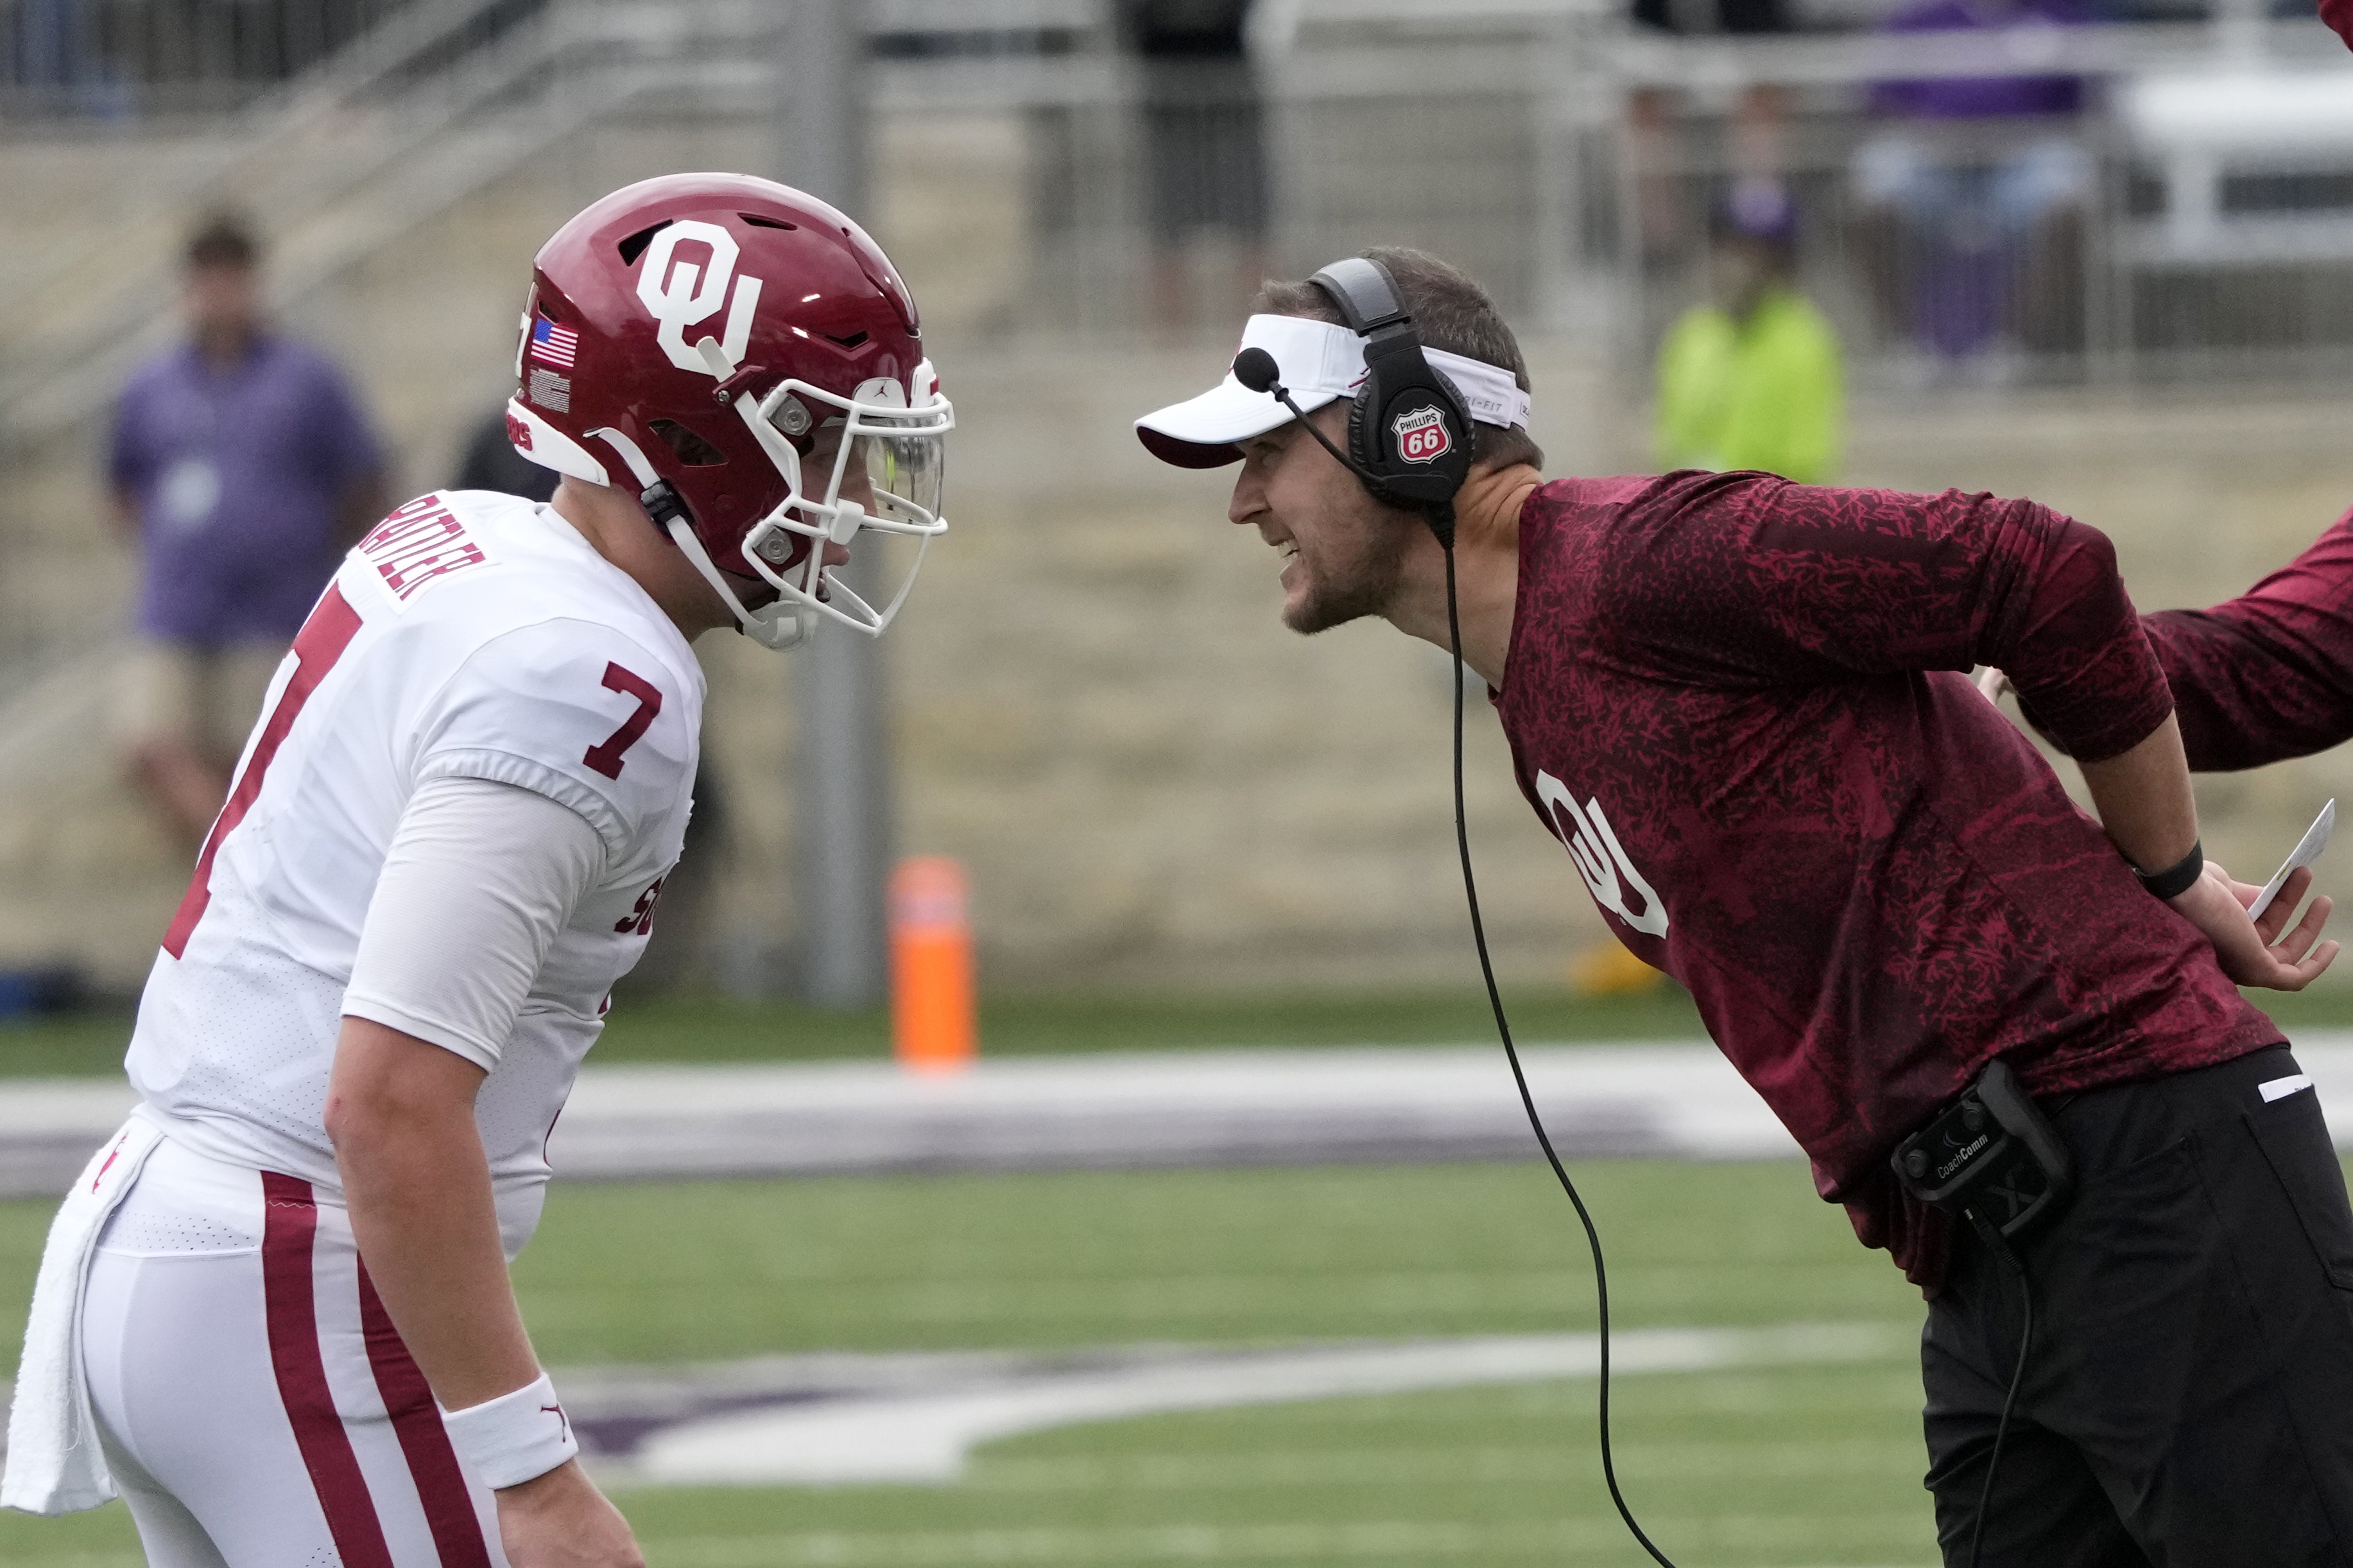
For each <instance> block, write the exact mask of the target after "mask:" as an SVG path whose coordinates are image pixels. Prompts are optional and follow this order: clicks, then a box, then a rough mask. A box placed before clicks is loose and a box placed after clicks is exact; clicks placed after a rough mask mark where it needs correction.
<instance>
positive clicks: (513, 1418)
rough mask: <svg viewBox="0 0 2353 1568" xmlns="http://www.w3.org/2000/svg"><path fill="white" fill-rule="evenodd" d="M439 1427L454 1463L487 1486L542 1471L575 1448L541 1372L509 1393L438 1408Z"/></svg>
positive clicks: (569, 1421) (517, 1480)
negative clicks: (452, 1407)
mask: <svg viewBox="0 0 2353 1568" xmlns="http://www.w3.org/2000/svg"><path fill="white" fill-rule="evenodd" d="M441 1426H442V1429H443V1430H445V1431H447V1432H448V1434H449V1446H450V1447H453V1448H455V1449H457V1450H458V1459H459V1463H460V1464H463V1465H464V1466H465V1467H466V1468H468V1469H470V1470H471V1471H472V1472H473V1473H474V1474H475V1475H477V1476H479V1477H480V1478H481V1482H482V1484H483V1485H484V1486H486V1487H488V1488H490V1489H491V1490H492V1491H496V1490H498V1489H500V1488H501V1487H513V1486H521V1485H522V1483H523V1482H525V1481H528V1480H531V1479H535V1478H537V1477H540V1476H543V1475H545V1474H547V1472H548V1471H550V1470H552V1469H554V1468H555V1467H556V1466H558V1465H560V1464H562V1463H564V1461H565V1460H566V1459H569V1458H572V1456H573V1455H575V1454H576V1453H578V1452H579V1451H580V1444H579V1441H578V1440H577V1439H576V1438H575V1437H574V1436H572V1418H571V1417H570V1416H568V1415H565V1414H564V1406H563V1405H561V1404H559V1403H558V1402H557V1400H556V1397H555V1384H553V1383H551V1382H549V1381H548V1378H547V1374H546V1373H540V1377H539V1381H538V1382H537V1383H534V1384H527V1385H526V1386H524V1387H522V1388H518V1389H516V1390H515V1391H514V1392H513V1393H512V1394H501V1395H499V1396H498V1397H497V1398H496V1399H491V1400H485V1401H484V1402H483V1403H481V1404H480V1405H468V1406H466V1408H465V1409H463V1410H444V1411H442V1412H441Z"/></svg>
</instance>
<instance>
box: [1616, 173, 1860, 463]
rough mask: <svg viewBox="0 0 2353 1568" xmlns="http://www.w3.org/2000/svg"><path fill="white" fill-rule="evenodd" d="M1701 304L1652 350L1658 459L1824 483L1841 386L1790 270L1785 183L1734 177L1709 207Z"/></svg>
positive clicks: (1793, 230)
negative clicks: (1713, 210)
mask: <svg viewBox="0 0 2353 1568" xmlns="http://www.w3.org/2000/svg"><path fill="white" fill-rule="evenodd" d="M1796 261H1797V223H1796V214H1795V209H1794V206H1793V204H1792V203H1791V202H1790V200H1789V195H1788V191H1787V190H1785V189H1784V188H1783V187H1781V186H1780V185H1778V184H1773V183H1771V182H1769V181H1761V180H1749V181H1743V182H1741V183H1740V184H1736V185H1735V186H1734V187H1733V191H1732V195H1731V196H1730V198H1729V199H1728V200H1727V201H1726V202H1725V205H1724V206H1723V209H1722V210H1721V211H1720V212H1719V213H1718V214H1717V216H1716V221H1715V246H1714V248H1713V250H1712V252H1711V254H1710V256H1709V268H1708V283H1709V289H1708V292H1709V295H1710V298H1709V300H1708V301H1707V302H1706V303H1705V304H1701V305H1694V306H1693V307H1692V308H1691V309H1690V310H1686V311H1685V312H1683V318H1682V319H1681V320H1680V321H1676V323H1675V325H1674V328H1673V330H1672V331H1670V332H1669V333H1668V334H1667V340H1666V342H1665V343H1664V344H1663V345H1662V347H1661V349H1660V351H1659V393H1658V399H1659V401H1658V427H1657V432H1656V447H1657V455H1658V462H1659V467H1660V468H1662V469H1673V468H1717V469H1724V468H1763V469H1765V470H1766V471H1767V472H1769V473H1776V474H1779V475H1781V476H1783V477H1784V478H1786V479H1796V480H1798V481H1799V483H1801V484H1809V485H1819V484H1827V483H1829V482H1830V481H1831V479H1832V478H1833V477H1834V475H1835V471H1836V469H1837V467H1838V458H1839V447H1840V444H1841V439H1842V437H1843V435H1844V430H1845V425H1846V392H1845V385H1844V376H1843V374H1841V368H1840V361H1839V343H1838V335H1837V333H1836V332H1834V331H1832V330H1831V324H1830V322H1829V321H1825V320H1823V318H1822V313H1821V312H1820V310H1816V309H1815V308H1814V306H1813V302H1812V301H1811V300H1808V299H1807V298H1806V297H1805V295H1804V294H1802V293H1800V292H1799V290H1798V288H1797V285H1796V283H1795V282H1794V281H1793V274H1794V272H1795V270H1796Z"/></svg>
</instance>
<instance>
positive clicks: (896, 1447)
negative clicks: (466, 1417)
mask: <svg viewBox="0 0 2353 1568" xmlns="http://www.w3.org/2000/svg"><path fill="white" fill-rule="evenodd" d="M1916 1341H1917V1334H1916V1332H1915V1331H1913V1330H1910V1329H1906V1328H1903V1327H1900V1326H1895V1325H1879V1324H1793V1325H1789V1326H1786V1327H1779V1328H1769V1329H1641V1330H1634V1331H1629V1332H1625V1333H1620V1334H1619V1335H1617V1336H1616V1337H1615V1338H1614V1339H1613V1341H1612V1342H1611V1367H1612V1370H1613V1372H1615V1373H1621V1374H1627V1375H1635V1374H1641V1373H1665V1372H1707V1371H1715V1370H1718V1369H1721V1368H1725V1367H1747V1366H1770V1365H1787V1364H1796V1363H1805V1364H1820V1363H1838V1362H1854V1361H1873V1360H1882V1359H1888V1358H1892V1357H1896V1356H1900V1355H1904V1354H1907V1353H1909V1352H1910V1351H1911V1349H1912V1347H1913V1346H1914V1345H1915V1343H1916ZM1597 1365H1598V1358H1597V1345H1596V1341H1595V1338H1594V1336H1592V1335H1590V1334H1544V1335H1515V1336H1498V1337H1486V1338H1477V1339H1463V1340H1454V1341H1439V1342H1420V1343H1407V1344H1393V1345H1340V1346H1327V1347H1315V1348H1310V1349H1305V1350H1297V1351H1266V1352H1202V1353H1200V1354H1198V1355H1193V1356H1184V1357H1167V1356H1155V1357H1154V1358H1152V1359H1149V1360H1146V1361H1143V1362H1140V1363H1135V1364H1132V1365H1125V1366H1110V1367H1092V1368H1082V1369H1054V1368H1049V1369H1045V1370H1041V1371H1039V1372H1036V1373H1031V1374H1030V1375H1028V1376H1016V1377H1011V1378H1008V1379H1006V1380H1004V1381H995V1380H992V1381H990V1382H988V1383H985V1384H982V1385H980V1386H972V1387H963V1388H954V1389H948V1390H944V1391H942V1392H938V1393H930V1394H925V1393H914V1392H894V1393H884V1394H874V1395H870V1396H858V1395H849V1396H845V1397H838V1398H827V1399H818V1400H813V1401H805V1402H797V1403H793V1404H787V1405H776V1406H772V1407H769V1408H765V1409H752V1410H744V1411H738V1412H732V1413H729V1414H725V1415H715V1416H711V1417H707V1418H703V1419H700V1420H695V1419H689V1420H685V1421H681V1422H679V1423H677V1424H676V1425H672V1426H665V1427H662V1428H660V1429H659V1430H657V1431H655V1432H653V1433H652V1434H651V1435H650V1436H647V1437H646V1438H645V1439H644V1440H643V1441H642V1442H641V1443H640V1444H639V1445H638V1447H637V1448H636V1451H635V1453H634V1454H633V1455H631V1456H629V1457H628V1458H627V1459H626V1460H623V1461H622V1462H621V1464H620V1465H619V1466H618V1467H617V1469H618V1472H619V1473H620V1474H625V1475H627V1476H628V1477H630V1478H631V1479H638V1480H643V1481H649V1482H656V1483H665V1484H670V1485H678V1486H692V1485H702V1486H709V1485H733V1486H839V1485H846V1484H855V1483H875V1482H895V1483H902V1484H904V1483H918V1484H933V1485H942V1484H948V1483H953V1482H955V1481H956V1480H958V1479H962V1477H963V1475H964V1472H965V1466H966V1464H967V1463H968V1462H969V1460H970V1458H971V1456H972V1450H973V1449H974V1448H975V1447H978V1446H980V1445H981V1444H984V1443H990V1442H995V1441H997V1440H999V1439H1001V1438H1006V1437H1011V1436H1019V1435H1021V1434H1024V1433H1029V1432H1039V1431H1045V1430H1049V1429H1050V1428H1053V1427H1058V1426H1078V1425H1082V1424H1084V1423H1089V1422H1096V1421H1119V1420H1128V1419H1132V1418H1134V1417H1136V1416H1143V1415H1167V1414H1171V1413H1175V1412H1179V1411H1189V1410H1219V1409H1233V1408H1239V1407H1241V1406H1245V1405H1275V1404H1289V1403H1293V1402H1296V1401H1300V1400H1312V1399H1339V1398H1356V1397H1364V1396H1366V1395H1374V1394H1410V1393H1420V1392H1425V1391H1429V1390H1433V1389H1445V1388H1465V1387H1472V1386H1477V1385H1481V1384H1511V1383H1527V1382H1535V1381H1540V1380H1545V1379H1551V1378H1567V1377H1590V1376H1592V1375H1593V1374H1594V1372H1595V1371H1596V1368H1597Z"/></svg>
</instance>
